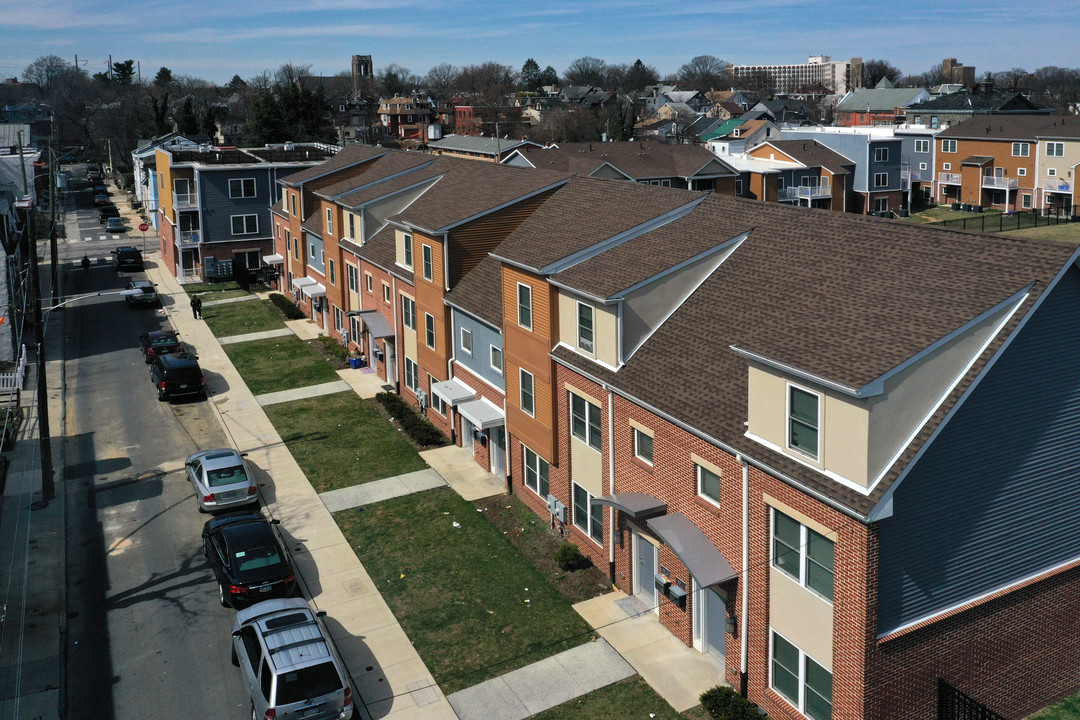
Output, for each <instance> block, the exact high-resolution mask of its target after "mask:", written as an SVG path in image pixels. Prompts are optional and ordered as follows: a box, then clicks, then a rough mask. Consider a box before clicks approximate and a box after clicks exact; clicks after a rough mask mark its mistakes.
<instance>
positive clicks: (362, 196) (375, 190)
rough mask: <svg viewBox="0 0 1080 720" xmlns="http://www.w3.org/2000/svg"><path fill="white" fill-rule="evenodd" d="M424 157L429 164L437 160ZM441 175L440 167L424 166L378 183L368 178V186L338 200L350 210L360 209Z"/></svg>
mask: <svg viewBox="0 0 1080 720" xmlns="http://www.w3.org/2000/svg"><path fill="white" fill-rule="evenodd" d="M422 157H425V158H426V159H427V160H428V161H429V162H430V161H432V160H434V159H435V157H434V156H432V155H427V156H422ZM439 173H440V170H439V168H438V167H433V166H432V165H422V166H417V167H414V168H412V169H411V170H409V171H408V172H403V173H401V174H400V175H398V176H397V177H392V178H389V179H386V180H383V179H381V177H380V180H378V181H377V182H370V178H368V180H369V182H368V184H366V185H363V186H359V187H357V188H356V189H355V190H354V191H353V192H350V193H348V194H346V195H342V196H341V198H339V199H338V202H339V203H341V204H342V205H344V206H346V207H350V208H355V207H359V206H360V205H363V204H364V203H368V202H371V201H372V200H378V199H379V198H383V197H386V196H387V195H392V194H394V193H396V192H398V191H399V190H404V189H405V188H408V187H412V186H414V185H417V184H419V183H422V182H424V181H426V180H431V179H432V178H435V177H438V176H439Z"/></svg>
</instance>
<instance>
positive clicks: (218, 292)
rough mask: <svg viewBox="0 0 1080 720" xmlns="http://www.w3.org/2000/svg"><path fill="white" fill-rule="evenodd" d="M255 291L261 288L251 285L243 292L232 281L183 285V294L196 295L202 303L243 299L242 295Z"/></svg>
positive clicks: (251, 293)
mask: <svg viewBox="0 0 1080 720" xmlns="http://www.w3.org/2000/svg"><path fill="white" fill-rule="evenodd" d="M257 289H261V286H258V285H253V286H252V287H251V290H244V289H243V288H242V287H240V286H239V285H238V284H237V283H236V282H234V281H232V280H228V281H226V282H216V283H209V282H204V283H188V284H186V285H184V292H186V293H187V294H188V295H194V294H196V293H197V294H198V295H199V296H200V297H201V298H202V299H203V302H209V301H210V300H225V299H226V298H234V297H243V296H244V295H253V294H254V293H255V292H256V290H257Z"/></svg>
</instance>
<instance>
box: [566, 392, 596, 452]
mask: <svg viewBox="0 0 1080 720" xmlns="http://www.w3.org/2000/svg"><path fill="white" fill-rule="evenodd" d="M569 395H570V398H569V400H568V403H567V404H568V405H569V407H568V408H567V409H568V410H569V411H570V437H571V438H573V439H574V440H577V441H578V442H580V443H582V444H583V445H585V447H587V448H589V449H590V450H595V451H596V452H601V451H602V449H603V447H604V413H603V411H602V410H601V409H600V406H599V405H596V404H595V403H593V402H592V401H591V400H589V399H588V398H587V397H585V396H584V395H578V394H577V393H575V392H570V393H569ZM574 398H577V399H578V400H581V401H582V402H583V403H585V436H584V437H578V436H577V434H575V432H574ZM591 408H596V412H597V414H598V415H599V417H598V418H597V421H598V422H597V426H598V427H599V428H600V431H599V433H600V437H599V439H598V442H597V445H599V446H600V447H595V446H594V445H593V444H592V439H593V437H592V425H591V424H590V423H589V415H590V413H591V412H592V410H591Z"/></svg>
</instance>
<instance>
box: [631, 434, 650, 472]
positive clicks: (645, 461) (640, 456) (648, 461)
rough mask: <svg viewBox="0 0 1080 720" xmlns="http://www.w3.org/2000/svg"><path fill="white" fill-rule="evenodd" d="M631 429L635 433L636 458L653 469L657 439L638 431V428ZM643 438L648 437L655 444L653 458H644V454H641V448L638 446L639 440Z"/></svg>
mask: <svg viewBox="0 0 1080 720" xmlns="http://www.w3.org/2000/svg"><path fill="white" fill-rule="evenodd" d="M631 429H632V430H633V431H634V457H636V458H637V459H638V460H640V461H641V462H643V463H645V464H646V465H648V466H649V467H652V465H653V462H654V461H655V459H656V438H655V437H654V436H652V435H650V434H649V433H647V432H644V431H642V430H640V429H638V428H636V427H632V428H631ZM642 437H647V438H649V439H650V440H652V443H653V451H652V453H651V454H652V456H653V457H652V458H646V457H643V456H642V454H641V450H640V446H639V445H638V439H639V438H642Z"/></svg>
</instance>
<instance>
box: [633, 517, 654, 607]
mask: <svg viewBox="0 0 1080 720" xmlns="http://www.w3.org/2000/svg"><path fill="white" fill-rule="evenodd" d="M633 538H634V597H636V598H637V599H638V600H640V601H641V602H643V603H645V604H646V605H647V606H649V607H650V608H656V612H659V608H658V602H657V597H656V581H655V576H656V572H657V569H658V566H657V564H656V546H655V545H653V544H652V543H651V542H649V541H648V540H646V539H645V538H643V537H641V536H640V535H638V534H637V533H636V532H635V533H634V536H633Z"/></svg>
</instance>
